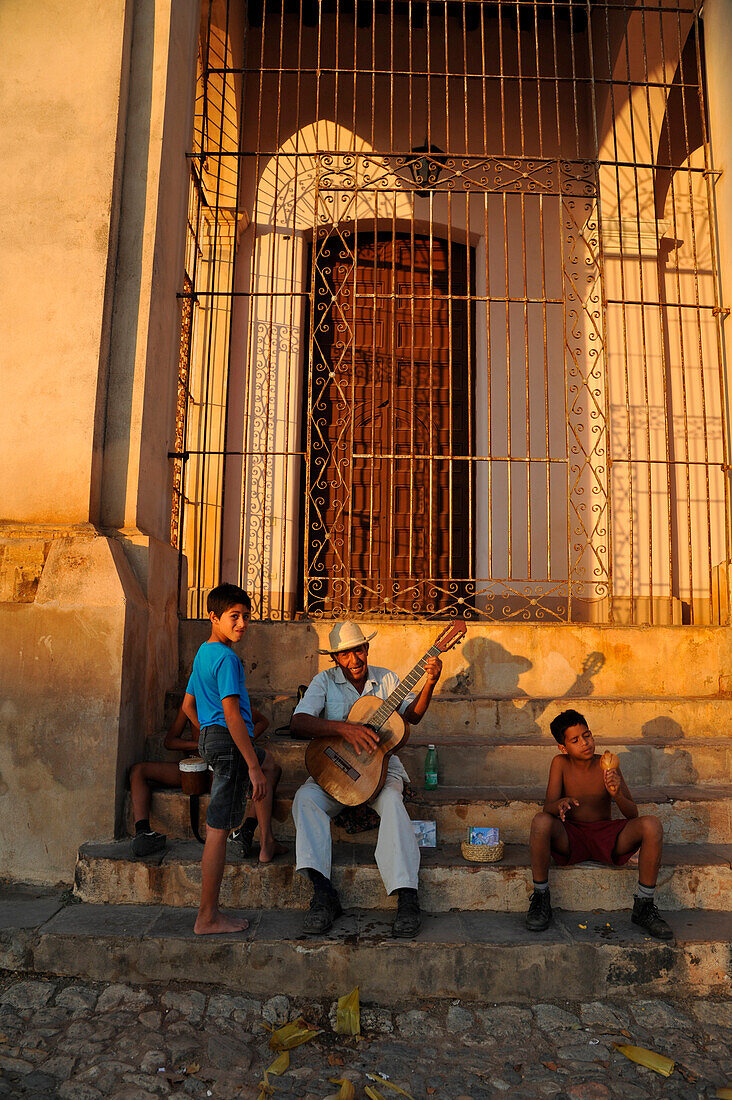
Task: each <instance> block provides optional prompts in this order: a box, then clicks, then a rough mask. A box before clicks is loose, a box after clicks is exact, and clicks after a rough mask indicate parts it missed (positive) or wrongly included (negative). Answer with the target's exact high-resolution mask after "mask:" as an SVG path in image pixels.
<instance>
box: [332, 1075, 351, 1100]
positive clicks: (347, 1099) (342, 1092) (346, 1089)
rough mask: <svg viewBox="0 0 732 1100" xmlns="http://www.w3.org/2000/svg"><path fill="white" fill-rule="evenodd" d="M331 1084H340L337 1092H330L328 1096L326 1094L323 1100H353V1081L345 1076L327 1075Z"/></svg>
mask: <svg viewBox="0 0 732 1100" xmlns="http://www.w3.org/2000/svg"><path fill="white" fill-rule="evenodd" d="M328 1080H329V1081H330V1083H331V1085H340V1086H341V1087H340V1089H339V1090H338V1092H334V1093H331V1095H330V1096H326V1098H325V1100H354V1097H355V1095H356V1090H355V1088H354V1087H353V1083H352V1082H351V1081H349V1080H348V1078H347V1077H329V1078H328Z"/></svg>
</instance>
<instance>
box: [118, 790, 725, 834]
mask: <svg viewBox="0 0 732 1100" xmlns="http://www.w3.org/2000/svg"><path fill="white" fill-rule="evenodd" d="M293 794H294V791H293V790H289V791H285V792H282V791H281V793H280V794H279V798H278V801H279V803H280V804H281V805H282V807H283V809H285V810H287V811H288V812H290V811H291V806H292V795H293ZM633 794H634V797H635V798H636V800H637V803H638V809H639V811H640V813H641V814H654V815H655V816H656V817H658V818H659V820H660V821H661V822H662V824H663V828H664V839H665V841H666V843H667V844H693V843H702V844H724V843H726V842H727V841H728V840H729V838H730V837H732V785H729V784H728V785H726V786H723V787H711V786H709V787H703V786H696V787H666V788H636V789H635V790H634V791H633ZM543 801H544V789H543V788H542V787H537V788H535V789H533V790H532V789H526V788H511V787H439V788H438V789H437V790H436V791H420V790H417V791H415V793H414V797H413V798H410V799H408V800H407V802H406V806H407V810H408V812H409V816H410V817H412V818H413V819H415V820H428V821H435V822H436V823H437V835H438V837H439V839H440V841H441V842H447V843H452V844H457V843H459V842H460V841H461V840H464V839H465V834H466V829H467V826H468V825H469V824H470V825H492V826H497V827H498V828H499V829H500V830H501V836H502V838H503V840H504V841H507V842H508V843H513V844H521V843H523V842H525V841H526V838H527V837H528V835H529V828H530V826H531V819H532V817H533V816H534V814H535V813H537V811H538V810H540V809H541V806H542V804H543ZM207 805H208V796H207V795H205V796H203V797H202V798H201V808H200V818H201V830H202V833H201V835H203V830H205V828H206V826H205V824H203V822H204V821H205V817H206V806H207ZM125 820H126V822H127V831H128V832H129V833H130V835H132V834H133V833H134V822H133V813H132V806H131V804H130V799H129V796H128V799H127V806H126V813H125ZM151 820H152V823H153V828H155V829H157V830H158V831H159V832H161V833H165V834H166V836H167V837H168V838H169V839H170V840H174V839H177V840H193V839H194V838H193V833H192V831H191V826H190V810H189V800H188V796H187V795H184V794H183V792H182V791H180V790H175V789H167V790H166V789H159V790H157V791H154V792H153V799H152V817H151ZM275 831H276V833H277V836H278V837H279V838H280V839H290V840H292V839H293V838H294V835H295V830H294V825H293V822H292V818H291V817H288V818H287V820H286V821H283V822H276V823H275ZM332 832H333V838H334V840H335V841H336V842H342V843H350V844H367V845H369V844H370V845H372V846H373V844H374V843H375V838H376V832H375V831H371V832H367V833H355V834H352V835H349V834H348V833H346V832H345V831H344V830H343V829H340V828H337V827H336V826H333V829H332Z"/></svg>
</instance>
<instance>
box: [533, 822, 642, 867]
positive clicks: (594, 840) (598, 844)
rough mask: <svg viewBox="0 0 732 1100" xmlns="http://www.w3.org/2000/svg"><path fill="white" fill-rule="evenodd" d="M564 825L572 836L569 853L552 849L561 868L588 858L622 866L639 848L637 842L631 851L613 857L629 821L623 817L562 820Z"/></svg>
mask: <svg viewBox="0 0 732 1100" xmlns="http://www.w3.org/2000/svg"><path fill="white" fill-rule="evenodd" d="M562 824H563V825H564V828H565V829H566V830H567V836H568V837H569V855H566V856H565V855H564V853H563V852H557V851H556V849H555V848H552V856H553V857H554V862H555V863H558V864H559V865H560V867H566V866H567V865H568V864H570V863H584V861H585V860H586V859H592V860H594V861H595V862H596V863H610V864H612V866H614V867H622V866H623V864H624V863H627V862H628V860H629V859H630V857H631V856H632V855H633V853H634V852H637V851H638V849H639V848H640V841H638V843H637V844H636V846H635V848H633V850H632V851H630V852H626V853H625V855H622V856H615V857H613V851H614V850H615V841H616V840H617V839H618V834H619V833H622V831H623V829H624V828H625V826H626V825H627V824H628V819H627V818H624V817H623V818H619V819H618V820H616V821H563V822H562Z"/></svg>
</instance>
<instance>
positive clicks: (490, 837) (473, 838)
mask: <svg viewBox="0 0 732 1100" xmlns="http://www.w3.org/2000/svg"><path fill="white" fill-rule="evenodd" d="M468 844H498V829H488V828H486V827H485V826H483V825H471V826H470V828H469V829H468Z"/></svg>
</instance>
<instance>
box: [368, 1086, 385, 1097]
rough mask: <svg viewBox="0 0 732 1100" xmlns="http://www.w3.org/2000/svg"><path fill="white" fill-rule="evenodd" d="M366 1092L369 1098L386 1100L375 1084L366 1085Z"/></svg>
mask: <svg viewBox="0 0 732 1100" xmlns="http://www.w3.org/2000/svg"><path fill="white" fill-rule="evenodd" d="M364 1092H365V1093H366V1095H367V1096H368V1098H369V1100H386V1098H385V1096H384V1094H383V1093H381V1092H379V1090H378V1089H377V1088H374V1086H373V1085H366V1088H365V1089H364Z"/></svg>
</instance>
